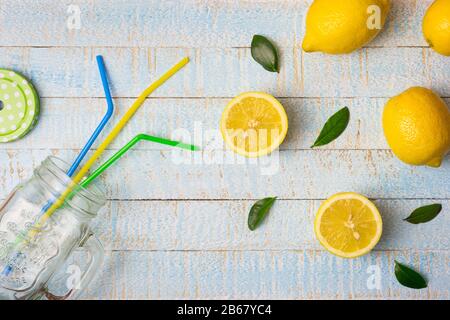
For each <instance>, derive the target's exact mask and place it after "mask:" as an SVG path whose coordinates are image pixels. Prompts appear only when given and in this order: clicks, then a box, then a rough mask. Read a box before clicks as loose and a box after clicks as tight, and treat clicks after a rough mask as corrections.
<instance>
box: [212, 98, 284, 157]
mask: <svg viewBox="0 0 450 320" xmlns="http://www.w3.org/2000/svg"><path fill="white" fill-rule="evenodd" d="M287 130H288V119H287V115H286V112H285V110H284V108H283V106H282V105H281V103H280V102H278V100H277V99H275V98H274V97H273V96H271V95H269V94H266V93H262V92H246V93H242V94H240V95H239V96H237V97H235V98H234V99H233V100H231V101H230V103H228V105H227V107H226V108H225V110H224V112H223V114H222V119H221V120H220V131H221V133H222V136H223V139H224V140H225V143H226V144H227V146H228V147H229V148H230V149H231V150H233V151H234V152H236V153H238V154H240V155H243V156H246V157H259V156H263V155H266V154H269V153H271V152H272V151H273V150H274V149H276V148H277V147H278V146H279V145H280V144H281V143H282V142H283V140H284V138H285V137H286V133H287Z"/></svg>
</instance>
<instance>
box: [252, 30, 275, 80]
mask: <svg viewBox="0 0 450 320" xmlns="http://www.w3.org/2000/svg"><path fill="white" fill-rule="evenodd" d="M252 57H253V59H255V61H256V62H258V63H259V64H260V65H262V66H263V68H264V69H266V70H267V71H270V72H279V65H278V52H277V49H276V48H275V46H274V45H273V44H272V42H270V41H269V39H267V38H266V37H264V36H260V35H254V36H253V40H252Z"/></svg>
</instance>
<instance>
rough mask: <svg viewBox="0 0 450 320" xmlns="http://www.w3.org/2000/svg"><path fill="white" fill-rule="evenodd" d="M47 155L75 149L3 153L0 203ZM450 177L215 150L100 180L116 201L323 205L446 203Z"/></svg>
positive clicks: (147, 158) (444, 172)
mask: <svg viewBox="0 0 450 320" xmlns="http://www.w3.org/2000/svg"><path fill="white" fill-rule="evenodd" d="M109 153H111V151H110V152H109ZM49 154H55V155H57V156H59V157H61V158H63V159H66V160H68V161H70V159H74V157H75V155H76V153H75V152H74V151H72V150H47V149H42V150H1V151H0V186H1V190H0V196H1V197H5V195H6V193H7V192H8V191H9V190H10V189H11V188H12V187H13V186H14V185H16V184H17V183H18V182H19V181H20V180H22V179H25V178H26V177H28V176H30V175H31V172H32V168H33V167H35V166H37V165H38V164H39V163H40V161H42V160H43V159H44V158H45V157H47V156H48V155H49ZM104 159H106V158H104ZM256 161H258V162H256ZM449 174H450V161H448V158H447V159H446V161H444V163H443V164H442V166H441V167H440V168H437V169H436V168H428V167H412V166H408V165H405V164H403V163H401V162H400V161H399V160H397V159H396V158H395V157H394V156H393V154H392V153H391V152H390V151H387V150H374V151H373V150H344V151H342V150H339V151H333V150H305V151H302V150H301V151H293V150H287V151H281V152H279V153H277V152H275V153H273V154H272V155H271V156H269V157H263V158H259V159H257V160H256V159H251V160H250V159H247V158H243V157H240V156H236V155H235V154H234V153H231V152H225V153H222V152H220V151H218V150H217V151H205V152H197V153H195V155H194V154H193V153H189V152H187V151H181V152H180V151H178V150H172V151H151V150H136V151H133V152H131V153H130V154H128V155H126V156H125V157H124V158H122V159H121V160H120V164H119V165H118V166H115V167H112V168H110V169H109V170H108V171H107V172H105V174H104V175H103V177H102V181H103V182H104V183H105V185H106V189H107V191H108V192H107V194H108V196H109V197H111V198H114V199H254V198H261V197H266V196H269V195H276V196H278V197H280V198H287V199H323V198H327V197H328V196H330V195H331V194H334V193H336V192H342V191H356V192H360V193H363V194H366V195H367V196H369V197H372V198H450V187H449V186H450V185H449V184H450V179H449Z"/></svg>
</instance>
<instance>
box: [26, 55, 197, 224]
mask: <svg viewBox="0 0 450 320" xmlns="http://www.w3.org/2000/svg"><path fill="white" fill-rule="evenodd" d="M188 62H189V58H188V57H186V58H184V59H183V60H181V61H180V62H178V63H177V64H176V65H174V66H173V67H172V68H171V69H170V70H169V71H167V72H166V73H165V74H164V75H163V76H162V77H161V78H159V79H158V80H156V81H155V82H154V83H152V84H151V85H150V86H149V87H148V88H147V89H145V90H144V91H143V92H142V93H141V95H140V96H139V97H138V98H137V99H136V101H135V102H134V103H133V104H132V105H131V107H130V108H129V109H128V111H127V113H125V115H124V116H123V117H122V119H120V121H119V123H117V125H116V126H115V127H114V129H113V130H112V131H111V133H110V134H109V135H108V136H107V137H106V139H105V141H103V142H102V144H101V145H100V146H99V147H98V149H97V151H95V152H94V154H93V155H92V156H91V158H90V159H89V160H88V161H87V162H86V164H85V165H84V166H83V167H82V168H81V169H80V172H78V174H77V175H76V176H75V177H74V178H73V180H72V182H71V184H70V185H69V186H68V188H67V189H66V191H64V192H63V193H62V194H61V196H60V197H59V199H58V200H56V201H55V202H54V203H53V205H52V206H51V207H50V208H49V209H48V210H47V211H46V212H45V214H43V215H42V217H41V219H40V221H39V225H40V226H42V225H43V224H44V223H45V221H46V220H47V219H48V218H50V217H51V216H52V214H53V213H54V212H55V210H56V209H58V208H59V207H60V206H61V205H62V204H63V203H64V200H65V199H66V197H67V196H68V195H69V194H70V193H71V192H72V190H73V188H74V187H75V186H76V185H77V184H78V183H79V182H80V181H81V180H82V179H83V177H84V176H85V175H86V174H87V173H88V171H89V169H90V168H91V167H92V165H93V164H94V163H95V161H96V160H97V159H98V158H99V157H100V156H101V155H102V153H103V152H104V151H105V149H106V148H107V147H108V145H109V144H110V143H111V142H112V141H113V140H114V139H115V138H116V137H117V135H118V134H119V133H120V131H122V129H123V127H124V126H125V125H126V124H127V122H128V121H129V120H130V119H131V117H132V116H133V115H134V114H135V113H136V111H137V110H138V109H139V107H140V106H141V105H142V103H143V102H144V101H145V98H146V97H147V96H149V95H150V94H151V93H152V92H153V91H155V90H156V89H157V88H158V87H160V86H161V85H162V84H164V82H166V81H167V80H168V79H169V78H170V77H172V76H173V75H174V74H175V73H177V72H178V71H179V70H180V69H181V68H183V67H184V66H185V65H186V64H187V63H188ZM38 229H39V228H33V229H32V230H35V231H34V232H32V233H36V232H37V230H38Z"/></svg>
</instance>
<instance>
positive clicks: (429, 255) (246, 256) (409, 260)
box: [83, 251, 450, 299]
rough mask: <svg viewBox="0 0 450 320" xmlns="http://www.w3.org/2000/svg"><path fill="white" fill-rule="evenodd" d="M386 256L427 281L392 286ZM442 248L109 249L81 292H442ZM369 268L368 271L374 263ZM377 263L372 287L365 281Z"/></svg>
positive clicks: (434, 295)
mask: <svg viewBox="0 0 450 320" xmlns="http://www.w3.org/2000/svg"><path fill="white" fill-rule="evenodd" d="M394 259H395V260H399V261H401V262H404V263H406V264H409V265H411V266H414V267H415V268H417V269H418V270H419V271H421V272H422V273H423V274H424V275H426V277H427V279H428V281H429V287H428V288H427V289H424V290H411V289H407V288H404V287H402V286H400V285H399V284H398V283H397V281H396V280H395V277H394V274H393V272H394ZM449 262H450V256H449V254H448V252H421V251H396V252H372V253H370V254H369V255H367V256H364V257H361V258H359V259H356V260H345V259H341V258H337V257H335V256H332V255H331V254H329V253H327V252H316V251H283V252H262V251H245V252H232V251H231V252H230V251H219V252H195V251H194V252H176V251H175V252H165V251H156V252H136V251H127V252H111V253H109V255H108V257H107V259H106V262H105V266H104V268H103V271H102V272H101V273H100V276H99V277H98V278H97V280H96V281H95V282H94V283H92V284H91V286H90V289H89V290H88V291H87V292H86V294H85V295H84V296H83V297H84V298H86V299H202V298H203V299H449V297H450V295H449V283H450V268H449V265H450V263H449ZM374 270H375V271H374ZM378 271H380V273H379V274H380V275H381V277H380V284H381V286H380V287H379V289H377V288H376V287H375V288H374V287H373V286H368V285H367V284H368V281H369V284H371V282H370V278H369V277H370V276H371V275H373V274H374V272H378Z"/></svg>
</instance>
